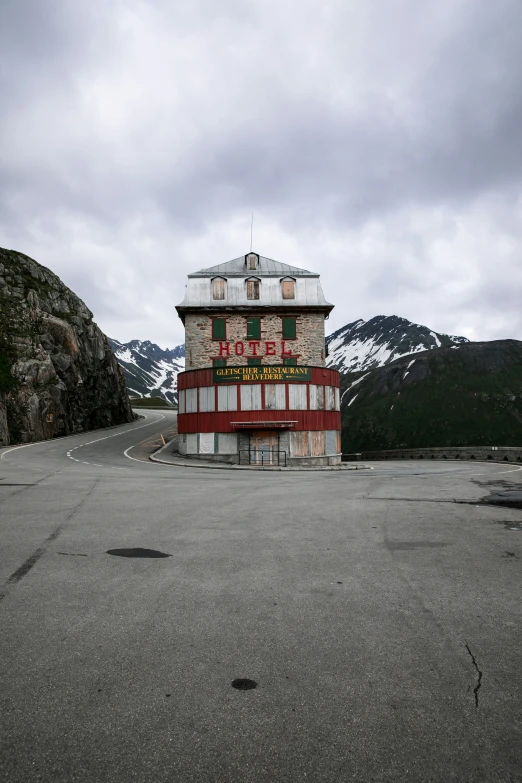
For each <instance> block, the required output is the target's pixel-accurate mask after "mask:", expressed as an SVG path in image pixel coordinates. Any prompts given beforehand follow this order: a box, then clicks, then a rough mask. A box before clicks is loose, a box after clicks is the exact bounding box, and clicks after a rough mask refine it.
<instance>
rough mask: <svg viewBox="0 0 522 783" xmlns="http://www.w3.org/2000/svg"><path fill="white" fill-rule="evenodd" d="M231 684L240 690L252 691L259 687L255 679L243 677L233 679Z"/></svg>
mask: <svg viewBox="0 0 522 783" xmlns="http://www.w3.org/2000/svg"><path fill="white" fill-rule="evenodd" d="M231 685H232V687H233V688H236V690H238V691H251V690H252V689H253V688H257V682H256V681H255V680H248V679H241V678H240V679H238V680H232V683H231Z"/></svg>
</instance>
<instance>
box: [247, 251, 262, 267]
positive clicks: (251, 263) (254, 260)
mask: <svg viewBox="0 0 522 783" xmlns="http://www.w3.org/2000/svg"><path fill="white" fill-rule="evenodd" d="M245 263H246V268H247V269H248V270H249V271H250V270H254V269H258V268H259V256H258V255H257V253H249V254H248V255H247V256H246V257H245Z"/></svg>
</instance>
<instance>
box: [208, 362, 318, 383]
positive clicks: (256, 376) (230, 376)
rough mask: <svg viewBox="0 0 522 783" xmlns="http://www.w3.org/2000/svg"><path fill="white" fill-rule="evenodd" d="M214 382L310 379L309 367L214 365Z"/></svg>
mask: <svg viewBox="0 0 522 783" xmlns="http://www.w3.org/2000/svg"><path fill="white" fill-rule="evenodd" d="M212 372H213V380H214V383H228V382H233V383H234V382H235V383H247V382H248V381H254V382H261V381H310V380H312V368H311V367H296V366H293V367H292V366H290V367H287V366H284V365H279V366H274V367H271V366H269V365H265V366H261V365H258V366H256V367H214V368H213V371H212Z"/></svg>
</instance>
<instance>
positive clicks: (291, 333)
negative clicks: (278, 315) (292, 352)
mask: <svg viewBox="0 0 522 783" xmlns="http://www.w3.org/2000/svg"><path fill="white" fill-rule="evenodd" d="M283 337H284V338H285V340H293V339H295V318H291V317H285V318H283Z"/></svg>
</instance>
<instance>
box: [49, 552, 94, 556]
mask: <svg viewBox="0 0 522 783" xmlns="http://www.w3.org/2000/svg"><path fill="white" fill-rule="evenodd" d="M56 554H57V555H68V557H88V555H84V554H82V553H81V552H57V553H56Z"/></svg>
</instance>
